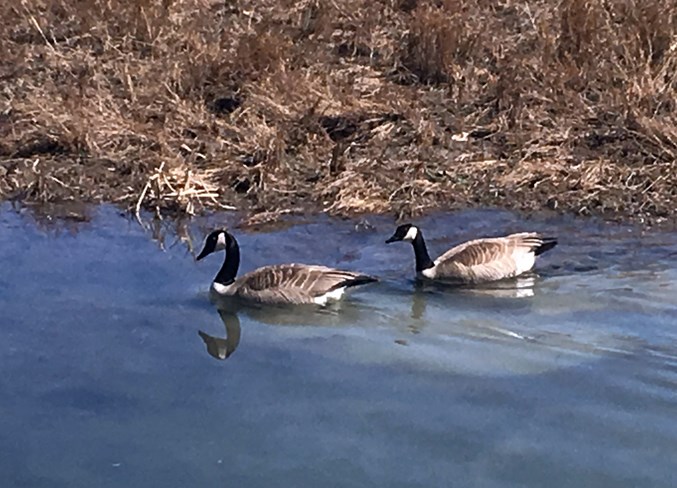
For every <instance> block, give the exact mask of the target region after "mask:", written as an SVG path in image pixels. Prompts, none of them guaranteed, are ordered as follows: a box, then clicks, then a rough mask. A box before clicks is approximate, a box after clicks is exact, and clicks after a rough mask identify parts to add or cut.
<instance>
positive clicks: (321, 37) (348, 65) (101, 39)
mask: <svg viewBox="0 0 677 488" xmlns="http://www.w3.org/2000/svg"><path fill="white" fill-rule="evenodd" d="M0 19H2V20H1V21H0V198H3V199H19V200H23V201H28V202H63V201H66V202H68V201H88V202H89V201H91V202H99V201H108V202H115V203H118V204H121V205H124V206H126V207H128V208H130V209H134V208H136V207H137V206H140V207H144V208H156V209H158V211H174V212H179V213H182V212H185V213H189V214H192V213H196V212H200V211H201V210H203V209H216V208H230V206H234V207H237V208H242V209H247V210H250V211H251V212H253V213H255V214H257V213H260V214H262V215H266V216H271V215H276V214H277V213H278V212H289V211H297V210H301V209H303V210H326V211H328V212H331V213H335V214H351V213H355V212H395V213H397V214H416V213H420V212H422V211H425V210H426V209H430V208H438V207H444V208H455V207H463V206H468V205H499V206H506V207H511V208H519V209H525V210H538V209H541V208H552V209H558V210H564V211H573V212H577V213H582V214H596V215H604V216H622V217H636V218H645V219H649V220H651V221H655V220H659V219H664V218H669V219H673V220H674V219H675V216H676V215H677V168H676V163H675V160H676V157H677V0H617V1H614V2H610V1H586V0H540V1H539V0H537V1H531V2H524V1H512V0H503V1H488V0H474V1H470V0H468V1H462V0H437V1H424V0H381V1H376V0H371V1H367V0H345V1H320V0H284V1H273V0H264V1H253V0H232V1H228V0H225V1H219V0H131V1H126V0H124V1H123V0H64V1H56V0H23V1H21V2H3V3H2V5H0Z"/></svg>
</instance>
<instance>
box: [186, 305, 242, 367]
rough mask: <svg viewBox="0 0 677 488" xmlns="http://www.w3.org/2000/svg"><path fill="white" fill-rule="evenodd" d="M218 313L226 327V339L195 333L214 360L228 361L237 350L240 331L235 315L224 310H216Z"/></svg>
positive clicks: (201, 332)
mask: <svg viewBox="0 0 677 488" xmlns="http://www.w3.org/2000/svg"><path fill="white" fill-rule="evenodd" d="M218 312H219V317H221V321H222V322H223V325H224V326H225V327H226V337H225V338H222V337H216V336H212V335H209V334H207V333H206V332H203V331H201V330H198V331H197V333H198V334H199V335H200V337H201V338H202V340H203V341H204V343H205V345H206V346H207V353H209V355H210V356H212V357H213V358H215V359H219V360H223V359H228V358H229V357H230V356H231V354H233V353H234V352H235V349H237V346H238V345H239V344H240V335H241V330H242V329H241V328H240V318H239V317H238V316H237V313H235V312H230V311H226V310H218Z"/></svg>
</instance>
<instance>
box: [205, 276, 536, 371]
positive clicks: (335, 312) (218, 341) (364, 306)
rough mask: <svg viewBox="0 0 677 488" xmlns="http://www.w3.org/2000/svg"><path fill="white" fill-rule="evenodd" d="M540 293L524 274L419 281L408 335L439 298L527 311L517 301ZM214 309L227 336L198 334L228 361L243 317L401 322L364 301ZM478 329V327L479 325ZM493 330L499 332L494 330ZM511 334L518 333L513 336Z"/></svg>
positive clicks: (226, 304)
mask: <svg viewBox="0 0 677 488" xmlns="http://www.w3.org/2000/svg"><path fill="white" fill-rule="evenodd" d="M535 290H536V277H535V275H525V276H522V277H518V278H515V279H510V280H504V281H500V282H494V283H491V284H484V285H474V286H462V285H461V286H459V285H456V286H445V285H444V284H442V283H421V282H416V284H415V288H414V290H413V293H412V294H411V295H408V297H409V299H411V312H410V317H409V320H410V323H409V324H408V326H407V330H408V331H409V332H410V333H412V334H418V333H420V332H421V331H422V330H423V328H424V327H425V324H426V318H425V316H426V313H425V312H426V308H427V306H428V301H429V300H430V299H433V297H434V296H437V297H438V298H442V299H443V300H444V304H445V306H447V307H449V309H450V310H454V309H459V307H461V308H462V307H465V306H467V305H468V301H469V300H470V301H472V302H475V301H477V305H479V306H488V305H489V304H490V303H491V302H493V301H494V300H499V301H500V307H502V308H506V307H515V306H518V307H524V306H528V301H527V302H526V303H525V302H524V301H523V300H518V302H519V304H518V302H513V300H514V299H523V298H529V297H533V296H534V291H535ZM433 300H434V302H437V305H438V306H439V304H440V302H439V301H437V300H436V299H433ZM377 302H378V300H377ZM215 305H216V309H217V311H218V314H219V317H220V318H221V321H222V322H223V324H224V326H225V329H226V335H225V337H217V336H213V335H210V334H208V333H206V332H204V331H202V330H200V331H198V334H199V335H200V337H201V338H202V340H203V341H204V343H205V345H206V348H207V353H208V354H209V355H210V356H212V357H213V358H215V359H218V360H225V359H228V358H229V357H230V356H231V355H232V354H233V353H234V352H235V350H236V349H237V347H238V345H239V344H240V336H241V328H240V317H239V315H240V314H244V316H245V317H246V318H248V319H251V320H254V321H256V322H258V323H261V324H267V325H274V326H309V327H352V326H355V324H367V323H369V324H372V325H377V324H385V323H401V319H400V318H397V317H393V316H392V315H391V313H390V311H389V310H388V309H384V308H383V307H379V306H378V305H373V304H370V303H368V302H362V301H354V302H344V301H339V302H335V303H332V304H330V305H328V306H325V307H322V308H317V307H313V306H308V307H306V306H298V305H297V306H285V305H272V306H270V305H265V306H264V305H256V304H250V303H246V304H245V303H242V302H239V301H237V300H232V299H227V298H223V299H220V300H218V301H217V302H216V303H215ZM459 310H460V309H459ZM475 327H478V325H477V324H476V325H475ZM480 328H486V327H484V326H482V327H480ZM490 328H491V329H492V330H493V329H495V327H490ZM497 331H498V332H501V333H508V332H509V331H507V332H506V331H503V330H502V329H501V330H500V331H499V330H497ZM509 335H515V334H513V333H509ZM398 343H401V342H398Z"/></svg>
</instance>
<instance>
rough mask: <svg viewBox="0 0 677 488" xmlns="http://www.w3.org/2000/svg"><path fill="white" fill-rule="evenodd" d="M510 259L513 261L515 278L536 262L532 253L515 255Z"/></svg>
mask: <svg viewBox="0 0 677 488" xmlns="http://www.w3.org/2000/svg"><path fill="white" fill-rule="evenodd" d="M512 258H513V259H514V260H515V276H517V275H521V274H522V273H525V272H527V271H529V270H530V269H531V268H533V267H534V263H535V262H536V255H535V254H534V253H533V252H521V253H515V254H513V255H512Z"/></svg>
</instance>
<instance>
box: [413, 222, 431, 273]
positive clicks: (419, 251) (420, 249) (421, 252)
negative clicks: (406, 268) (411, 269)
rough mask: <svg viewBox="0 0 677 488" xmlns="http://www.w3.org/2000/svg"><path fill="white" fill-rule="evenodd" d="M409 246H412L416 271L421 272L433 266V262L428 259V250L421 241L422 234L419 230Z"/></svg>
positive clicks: (423, 241)
mask: <svg viewBox="0 0 677 488" xmlns="http://www.w3.org/2000/svg"><path fill="white" fill-rule="evenodd" d="M411 245H412V246H414V255H415V256H416V271H423V270H424V269H428V268H432V267H433V266H435V263H433V260H432V259H430V255H429V254H428V248H427V247H426V245H425V240H424V239H423V233H422V232H421V231H420V230H419V231H418V232H417V233H416V237H415V238H414V240H413V241H411Z"/></svg>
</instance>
